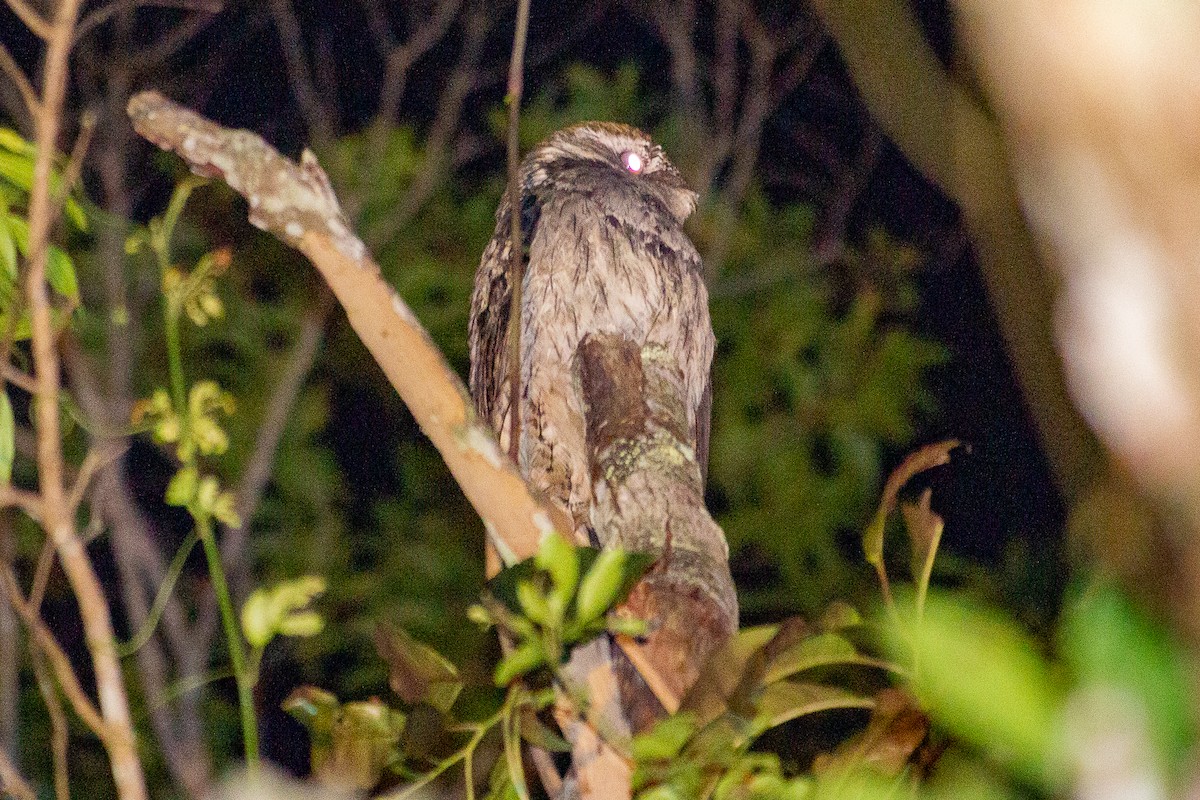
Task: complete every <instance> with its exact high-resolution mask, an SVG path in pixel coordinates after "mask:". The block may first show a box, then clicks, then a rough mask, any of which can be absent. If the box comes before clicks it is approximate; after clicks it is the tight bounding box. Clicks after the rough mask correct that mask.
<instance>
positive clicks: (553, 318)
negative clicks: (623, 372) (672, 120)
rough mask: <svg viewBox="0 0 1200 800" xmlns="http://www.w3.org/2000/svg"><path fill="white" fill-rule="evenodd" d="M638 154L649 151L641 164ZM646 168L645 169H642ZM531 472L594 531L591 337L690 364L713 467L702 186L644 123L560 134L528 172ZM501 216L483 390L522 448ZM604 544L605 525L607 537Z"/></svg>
mask: <svg viewBox="0 0 1200 800" xmlns="http://www.w3.org/2000/svg"><path fill="white" fill-rule="evenodd" d="M629 154H636V159H640V161H638V160H636V159H635V160H631V157H630V155H629ZM631 165H632V166H634V167H638V166H640V170H632V169H631V168H630V167H631ZM520 186H521V196H520V199H519V202H520V204H521V216H522V225H521V227H522V233H523V236H524V251H525V252H524V256H525V258H526V262H525V268H524V280H523V291H522V298H521V308H522V311H521V325H520V336H521V341H520V353H521V362H520V367H521V375H520V382H521V395H520V396H521V402H520V405H521V413H520V418H519V441H518V445H519V446H518V448H517V453H518V462H519V467H520V470H521V472H522V474H523V475H525V476H526V477H527V479H528V480H529V481H530V483H531V484H532V485H533V486H534V487H535V488H536V489H539V490H541V491H542V492H544V493H545V494H546V495H547V496H548V497H549V498H551V499H553V500H556V501H558V502H559V503H561V504H562V505H563V507H564V508H566V509H567V510H568V511H569V512H570V514H571V515H572V518H573V519H574V520H575V524H576V526H577V527H578V528H581V529H582V528H585V527H586V526H587V525H588V508H589V504H590V501H591V491H592V489H591V481H590V469H589V465H588V463H587V454H586V447H585V430H586V427H585V409H584V407H583V405H584V404H583V401H582V396H581V391H580V382H579V371H578V365H577V363H576V353H577V350H578V347H579V344H580V342H581V341H582V339H583V337H584V336H587V335H589V334H618V335H621V336H624V337H627V338H628V339H630V340H631V341H633V342H634V343H636V344H637V345H638V346H645V345H647V344H658V345H661V346H662V347H663V348H664V349H665V351H666V353H667V354H669V355H670V356H671V357H673V358H674V360H675V363H676V364H677V365H678V366H679V368H680V370H681V371H682V372H683V376H684V381H683V386H684V387H685V392H686V395H687V396H686V398H684V402H685V406H686V408H687V411H688V422H689V425H690V426H691V432H692V437H691V442H690V443H689V444H690V445H691V446H692V447H694V449H695V451H696V457H697V461H698V462H699V463H700V465H701V468H702V469H703V465H704V464H706V463H707V450H708V431H709V413H710V406H711V387H710V367H711V363H712V353H713V333H712V324H711V322H710V319H709V313H708V294H707V291H706V290H705V287H704V282H703V277H702V273H701V264H700V257H699V255H698V254H697V253H696V249H695V247H694V246H693V245H692V243H691V241H690V240H689V239H688V237H687V235H686V234H685V233H684V232H683V221H684V220H685V219H686V218H687V217H688V215H689V214H691V212H692V211H693V210H694V209H695V204H696V194H695V193H694V192H692V191H691V190H690V189H688V188H687V186H686V185H685V184H684V182H683V179H682V177H681V176H680V174H679V172H678V171H677V170H676V169H675V167H674V166H673V165H672V164H671V163H670V162H669V161H668V160H667V158H666V156H665V155H664V154H663V151H662V149H661V148H660V147H658V146H657V145H655V144H654V143H653V142H652V141H650V139H649V137H647V136H646V135H645V134H644V133H642V132H641V131H638V130H636V129H634V128H631V127H628V126H625V125H617V124H613V123H594V122H593V123H583V124H581V125H576V126H573V127H570V128H566V129H564V130H561V131H559V132H558V133H555V134H554V135H553V136H551V137H550V138H549V139H547V140H546V141H544V142H542V143H541V144H539V145H538V146H537V147H535V148H534V149H533V151H532V152H531V153H529V155H528V156H527V157H526V159H525V160H524V162H523V163H522V165H521V170H520ZM510 201H511V198H510V197H509V196H508V195H507V194H506V195H505V198H504V199H503V200H502V202H501V204H500V208H499V209H498V210H497V212H496V235H495V236H494V237H493V238H492V240H491V242H490V243H489V244H488V246H487V249H486V250H485V251H484V254H483V260H482V262H481V263H480V266H479V271H478V273H477V274H476V277H475V291H474V295H473V297H472V301H471V322H470V345H471V380H470V383H471V392H472V395H473V396H474V398H475V404H476V406H477V408H478V410H479V412H480V414H481V415H482V416H483V417H484V418H485V419H486V420H487V421H488V422H489V423H491V425H492V427H493V428H494V429H495V430H496V431H497V432H498V433H499V435H500V443H501V446H502V448H503V449H504V450H505V451H507V452H511V448H510V443H509V435H510V433H509V432H510V421H509V416H508V415H509V405H510V398H511V391H510V388H509V374H508V373H509V367H508V358H507V345H506V337H507V332H508V320H509V305H510V297H511V296H510V292H509V285H508V277H509V275H510V270H509V258H510V257H511V254H510V242H509V207H510V206H509V203H510ZM596 534H597V535H598V536H599V537H600V538H601V540H602V541H603V540H604V538H605V537H604V532H603V531H596Z"/></svg>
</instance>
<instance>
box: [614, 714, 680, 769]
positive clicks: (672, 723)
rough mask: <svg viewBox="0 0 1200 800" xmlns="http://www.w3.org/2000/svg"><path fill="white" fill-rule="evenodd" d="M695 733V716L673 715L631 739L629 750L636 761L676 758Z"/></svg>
mask: <svg viewBox="0 0 1200 800" xmlns="http://www.w3.org/2000/svg"><path fill="white" fill-rule="evenodd" d="M695 733H696V715H695V714H688V713H682V714H675V715H674V716H670V717H667V718H666V719H664V720H660V721H659V722H657V723H656V724H655V725H654V727H653V728H651V729H650V730H648V731H646V732H645V733H641V734H638V735H637V736H635V737H633V742H632V744H631V747H630V750H631V752H632V753H633V757H634V760H636V761H666V760H667V759H672V758H675V757H676V756H678V755H679V754H680V752H681V751H682V750H683V746H684V745H686V744H687V743H688V740H689V739H691V738H692V736H694V735H695Z"/></svg>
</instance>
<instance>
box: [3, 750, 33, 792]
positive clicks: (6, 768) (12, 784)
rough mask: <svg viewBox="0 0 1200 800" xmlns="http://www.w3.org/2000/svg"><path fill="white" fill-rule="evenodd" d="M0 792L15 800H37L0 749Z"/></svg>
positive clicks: (6, 755) (31, 789)
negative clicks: (9, 795)
mask: <svg viewBox="0 0 1200 800" xmlns="http://www.w3.org/2000/svg"><path fill="white" fill-rule="evenodd" d="M0 792H4V793H6V794H11V795H12V796H13V797H15V798H16V800H37V793H36V792H34V791H33V787H31V786H30V785H29V783H28V781H26V780H25V779H24V778H23V777H21V773H20V772H19V771H18V770H17V768H16V765H14V764H13V763H12V761H10V760H9V758H8V754H7V753H5V752H4V750H3V749H2V748H0Z"/></svg>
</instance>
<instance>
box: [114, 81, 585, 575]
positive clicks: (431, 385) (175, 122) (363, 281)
mask: <svg viewBox="0 0 1200 800" xmlns="http://www.w3.org/2000/svg"><path fill="white" fill-rule="evenodd" d="M129 115H130V117H131V119H132V120H133V125H134V129H135V130H136V131H137V132H138V133H139V134H141V135H142V136H144V137H146V138H147V139H149V140H150V141H152V142H154V143H155V144H157V145H158V146H159V147H161V148H163V149H167V150H172V151H174V152H176V153H178V154H179V155H180V156H181V157H183V158H184V159H185V160H186V161H187V162H188V165H189V166H190V167H191V168H192V169H193V171H196V172H199V173H201V174H205V175H211V176H220V177H222V178H223V179H224V180H225V181H226V182H227V183H228V184H229V186H230V188H232V189H234V191H237V192H238V193H239V194H242V195H243V196H244V197H246V198H247V201H248V202H249V204H250V221H251V223H253V224H254V225H256V226H257V227H260V228H262V229H264V230H266V231H268V232H270V233H272V234H274V235H275V236H277V237H279V238H280V239H282V240H283V241H285V242H287V243H288V244H290V245H292V246H293V247H296V248H297V249H299V250H300V251H301V252H302V253H304V254H305V255H306V256H308V258H309V259H310V260H311V261H312V262H313V264H314V265H315V266H316V267H317V269H318V270H320V271H321V273H322V275H323V276H324V277H325V280H326V281H327V282H328V284H329V286H330V288H331V289H332V290H333V292H334V295H335V296H336V297H337V298H338V300H339V301H340V302H341V303H342V305H343V306H344V307H345V309H346V313H347V316H348V318H349V320H350V324H351V326H352V327H353V328H354V330H355V331H356V332H357V333H358V335H359V337H360V338H361V339H362V341H363V343H364V344H365V345H366V346H367V348H368V349H369V350H370V351H371V353H372V355H373V356H374V357H375V360H376V361H377V362H378V363H379V365H380V366H381V367H382V368H383V370H384V372H385V373H386V374H387V376H388V379H389V380H390V381H391V383H392V385H393V386H394V387H395V388H396V390H397V392H399V394H400V396H401V398H402V399H403V400H404V401H405V403H406V404H407V405H408V407H409V409H410V410H411V411H412V414H413V417H414V418H415V419H416V420H417V422H418V423H419V424H420V426H421V428H422V430H423V431H424V432H425V434H426V435H427V436H428V437H429V438H430V440H431V441H432V442H433V444H434V446H435V447H437V449H438V451H439V452H440V453H441V455H442V457H443V459H445V461H446V464H447V466H448V467H449V468H450V471H451V473H452V474H453V475H454V477H455V479H456V480H457V481H458V483H459V485H460V486H461V487H462V489H463V491H464V493H465V494H466V496H467V499H468V500H469V501H470V502H471V504H472V505H473V506H474V507H475V509H476V511H477V512H479V515H480V516H481V517H482V518H483V520H484V524H485V526H486V527H487V529H488V534H489V537H490V538H491V540H492V541H493V542H495V543H496V544H497V546H498V547H499V549H500V552H501V553H502V554H503V555H504V557H505V561H506V562H507V563H510V564H511V563H516V562H517V561H519V560H521V559H523V558H527V557H530V556H532V555H533V554H534V553H535V552H536V551H537V548H538V545H539V543H540V541H541V539H542V537H543V536H544V535H546V534H548V533H549V532H550V531H552V530H563V531H569V530H572V528H573V526H572V525H571V523H570V522H569V520H567V519H566V517H565V515H563V514H562V513H561V512H560V511H557V510H556V509H553V508H552V507H549V506H543V505H542V504H540V503H539V502H537V501H536V500H535V499H534V498H533V496H532V495H530V493H529V490H528V488H527V487H526V485H525V482H524V481H523V480H522V479H521V477H520V475H519V474H518V473H517V471H516V469H515V468H514V467H513V466H512V465H511V464H510V463H509V462H508V460H507V459H506V458H505V457H504V454H503V453H501V452H500V450H499V447H498V446H497V444H496V438H495V434H494V433H493V432H492V431H491V430H490V429H489V428H488V427H487V425H486V424H484V423H483V422H481V421H480V420H478V419H477V418H476V416H475V411H474V408H473V405H472V403H471V400H470V395H469V394H468V393H467V390H466V387H465V386H463V384H462V381H461V380H460V379H459V378H458V376H457V375H455V374H454V372H453V371H452V370H451V369H450V367H449V365H447V364H446V361H445V359H444V357H443V356H442V354H441V353H440V352H439V351H438V350H437V347H436V346H435V345H434V344H433V342H432V340H431V339H430V338H429V334H428V333H426V331H425V329H424V328H423V327H421V324H420V322H418V321H417V318H416V317H415V316H414V315H413V313H412V311H411V310H410V309H409V307H408V306H407V305H406V304H405V303H404V301H403V300H402V299H401V298H400V297H399V295H397V294H396V293H395V291H394V290H393V289H392V288H391V287H390V286H388V285H387V283H386V282H385V281H384V280H383V278H382V277H381V275H380V273H379V267H378V265H377V264H376V263H375V262H374V261H373V260H372V259H371V257H370V255H369V254H368V253H367V251H366V247H365V246H364V245H363V243H362V242H361V241H360V240H359V239H358V237H357V236H355V235H354V233H353V232H351V230H350V229H349V227H348V225H347V222H346V219H345V217H344V216H343V214H342V211H341V208H340V207H339V205H338V202H337V199H336V198H335V197H334V195H333V192H332V189H331V188H330V186H329V182H328V179H327V178H326V176H325V173H324V172H323V171H322V170H321V168H320V167H319V166H318V165H317V163H316V158H315V157H314V156H313V155H312V154H311V153H308V152H307V151H306V152H305V154H304V156H303V157H302V158H301V163H300V164H299V165H297V164H295V163H294V162H291V161H289V160H287V159H285V158H283V157H282V156H280V155H279V154H278V153H277V152H275V150H274V149H273V148H271V147H270V146H269V145H268V144H267V143H266V142H264V141H263V140H262V139H261V138H260V137H258V136H257V135H255V134H252V133H250V132H248V131H233V130H229V129H226V128H222V127H220V126H219V125H216V124H215V123H213V122H211V121H209V120H207V119H205V118H204V117H201V116H200V115H199V114H196V113H195V112H192V111H190V110H188V109H186V108H183V107H182V106H179V105H177V104H175V103H172V102H171V101H169V100H167V99H166V98H164V97H163V96H162V95H160V94H157V93H155V92H143V93H141V94H138V95H135V96H134V97H133V99H132V100H130V103H129Z"/></svg>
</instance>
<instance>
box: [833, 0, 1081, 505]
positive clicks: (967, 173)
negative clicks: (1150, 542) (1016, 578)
mask: <svg viewBox="0 0 1200 800" xmlns="http://www.w3.org/2000/svg"><path fill="white" fill-rule="evenodd" d="M813 5H814V6H815V8H816V9H817V11H818V13H819V14H820V15H821V17H822V19H823V20H824V22H825V25H826V26H827V28H828V29H829V31H830V33H831V34H832V35H833V37H834V38H835V39H836V41H837V45H838V49H839V50H840V51H841V54H842V58H843V59H844V60H845V62H846V65H847V67H848V68H849V70H850V74H851V76H852V77H853V79H854V81H855V83H856V84H857V86H858V89H859V91H860V92H861V94H862V96H863V99H864V100H865V101H866V103H867V105H868V106H869V107H870V109H871V113H872V114H873V115H874V116H875V118H876V119H877V120H878V122H879V124H880V125H881V126H882V127H883V129H884V130H885V131H886V132H887V134H888V136H889V137H891V139H892V141H893V142H895V143H896V145H897V146H898V147H899V148H900V149H901V151H902V152H903V153H904V154H905V156H906V157H907V158H908V159H909V161H911V162H912V164H913V165H914V166H915V167H917V169H919V170H921V172H922V173H924V175H925V176H926V177H927V178H928V179H929V180H930V181H931V182H933V183H934V184H936V185H937V186H938V187H939V188H940V189H941V190H942V191H943V192H945V193H946V194H947V195H948V196H949V197H950V198H951V199H952V200H954V201H955V202H956V203H957V204H958V206H959V208H960V209H961V211H962V213H963V216H964V218H965V220H966V223H967V226H968V228H969V229H970V231H971V234H972V239H973V241H974V244H975V249H976V253H977V254H978V257H979V263H980V269H981V271H982V274H983V278H984V281H985V283H986V284H987V288H988V292H989V299H990V301H991V305H992V308H993V310H994V311H995V314H996V319H997V321H998V322H999V325H1000V330H1001V333H1002V334H1003V336H1004V341H1005V344H1006V346H1007V349H1008V352H1009V355H1010V357H1011V358H1012V362H1013V365H1014V368H1015V370H1016V373H1017V378H1018V380H1019V381H1020V384H1021V388H1022V391H1023V393H1024V395H1025V400H1026V403H1027V405H1028V407H1029V412H1030V414H1031V415H1032V416H1033V419H1034V422H1035V424H1036V425H1037V429H1038V431H1039V433H1040V435H1041V440H1042V447H1043V449H1044V451H1045V453H1046V455H1047V457H1048V459H1049V462H1050V465H1051V468H1052V469H1053V471H1054V475H1055V478H1056V480H1057V482H1058V487H1059V490H1060V491H1061V492H1062V493H1063V495H1064V496H1065V497H1066V499H1067V500H1068V502H1073V501H1075V500H1077V499H1079V497H1080V496H1081V495H1082V494H1083V493H1084V492H1086V491H1087V490H1088V488H1089V487H1090V486H1091V485H1092V484H1093V483H1094V482H1095V481H1096V480H1097V478H1099V477H1100V474H1101V472H1102V470H1103V467H1104V462H1103V458H1102V453H1101V450H1100V448H1099V446H1098V444H1097V442H1096V440H1095V438H1094V436H1093V435H1092V434H1091V432H1090V431H1089V430H1088V428H1087V426H1086V424H1085V423H1084V421H1083V419H1082V418H1081V417H1080V416H1079V413H1078V411H1077V410H1076V409H1075V407H1074V405H1073V404H1072V402H1071V398H1070V396H1069V395H1068V393H1067V387H1066V384H1065V382H1064V379H1063V371H1062V363H1061V361H1060V359H1059V358H1058V356H1057V355H1056V349H1055V346H1054V335H1053V328H1052V320H1053V309H1054V302H1055V297H1056V295H1057V291H1058V285H1057V281H1056V280H1055V279H1054V276H1053V275H1052V274H1050V273H1049V272H1048V271H1047V270H1046V269H1045V268H1044V266H1043V264H1042V261H1041V259H1040V258H1039V255H1038V253H1037V251H1036V249H1035V245H1034V242H1033V239H1032V237H1031V236H1030V233H1029V230H1028V228H1027V226H1026V224H1025V220H1024V217H1023V216H1022V213H1021V209H1020V206H1019V204H1018V200H1017V195H1016V192H1015V190H1014V187H1013V184H1012V181H1011V178H1010V175H1009V165H1008V160H1007V157H1006V154H1005V147H1004V141H1003V138H1002V136H1001V133H1000V130H999V129H998V128H997V126H996V124H995V122H994V121H993V119H992V118H991V116H990V114H989V112H988V110H987V109H985V108H983V107H982V106H981V105H980V104H979V103H978V101H977V100H976V99H975V98H974V97H973V96H972V95H971V94H970V92H969V91H968V90H967V89H966V88H965V87H963V86H962V85H961V84H959V83H958V82H957V81H955V80H954V79H953V78H952V77H951V76H950V75H948V74H947V73H946V71H945V70H944V69H943V68H942V65H941V63H940V62H939V61H938V59H937V57H936V55H934V53H933V52H932V50H930V48H929V46H928V45H927V44H926V42H925V39H924V37H923V35H922V33H921V30H920V28H919V27H918V25H917V23H916V20H915V19H914V18H913V16H912V14H911V12H910V11H909V10H908V7H907V4H905V3H903V2H902V1H901V0H814V2H813Z"/></svg>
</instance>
